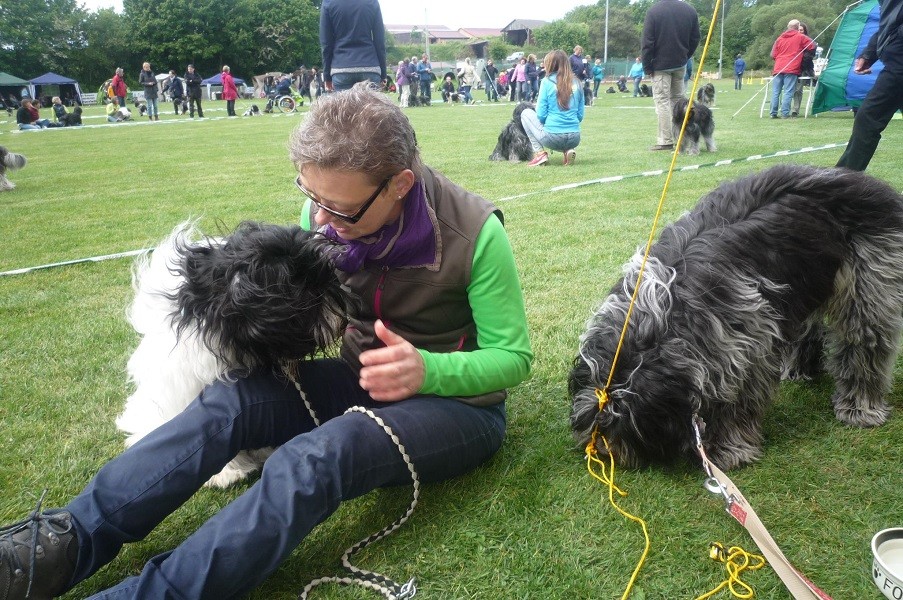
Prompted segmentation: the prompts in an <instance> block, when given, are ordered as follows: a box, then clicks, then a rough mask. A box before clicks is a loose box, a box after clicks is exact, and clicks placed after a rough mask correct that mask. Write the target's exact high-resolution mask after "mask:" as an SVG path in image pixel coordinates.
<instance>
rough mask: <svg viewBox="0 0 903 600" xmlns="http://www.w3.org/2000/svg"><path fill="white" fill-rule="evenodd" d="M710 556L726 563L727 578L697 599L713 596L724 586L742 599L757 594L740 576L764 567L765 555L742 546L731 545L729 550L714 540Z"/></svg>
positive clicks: (734, 595)
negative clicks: (754, 552) (753, 552)
mask: <svg viewBox="0 0 903 600" xmlns="http://www.w3.org/2000/svg"><path fill="white" fill-rule="evenodd" d="M709 557H711V558H712V560H717V561H718V562H722V563H724V568H725V569H727V579H725V580H724V581H722V582H721V583H720V584H719V585H718V587H716V588H715V589H713V590H712V591H711V592H708V593H705V594H703V595H702V596H699V597H698V598H696V600H705V599H706V598H711V597H712V596H714V595H715V594H717V593H718V592H720V591H721V590H723V589H724V588H728V589H729V590H730V592H731V595H732V596H733V597H735V598H741V599H742V600H748V599H749V598H753V597H754V596H755V595H756V593H755V592H754V591H753V589H752V588H751V587H750V586H749V584H747V583H746V582H745V581H743V580H742V579H740V576H741V575H742V574H743V572H744V571H758V570H759V569H761V568H762V567H764V566H765V557H764V556H761V555H759V554H752V553H750V552H747V551H746V550H744V549H743V548H741V547H740V546H731V547H730V549H729V550H725V549H724V546H722V545H721V544H720V543H718V542H714V543H713V544H712V545H711V547H710V548H709Z"/></svg>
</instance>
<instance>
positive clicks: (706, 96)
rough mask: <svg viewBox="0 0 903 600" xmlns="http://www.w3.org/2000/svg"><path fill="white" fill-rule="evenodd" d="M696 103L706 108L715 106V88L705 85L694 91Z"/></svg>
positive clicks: (708, 84) (709, 84)
mask: <svg viewBox="0 0 903 600" xmlns="http://www.w3.org/2000/svg"><path fill="white" fill-rule="evenodd" d="M696 102H698V103H700V104H705V105H706V106H708V107H712V106H715V86H714V85H712V84H711V83H707V84H705V85H704V86H702V87H700V88H699V89H698V90H696Z"/></svg>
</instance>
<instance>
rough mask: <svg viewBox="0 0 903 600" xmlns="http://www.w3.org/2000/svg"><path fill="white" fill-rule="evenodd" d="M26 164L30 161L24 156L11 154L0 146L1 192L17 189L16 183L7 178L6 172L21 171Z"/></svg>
mask: <svg viewBox="0 0 903 600" xmlns="http://www.w3.org/2000/svg"><path fill="white" fill-rule="evenodd" d="M26 162H28V161H27V160H26V158H25V157H24V156H23V155H21V154H16V153H15V152H10V151H9V150H7V149H6V148H5V147H3V146H0V192H5V191H7V190H11V189H13V188H15V187H16V184H15V183H13V182H12V181H10V180H9V179H7V178H6V172H7V171H15V170H16V169H21V168H22V167H24V166H25V163H26Z"/></svg>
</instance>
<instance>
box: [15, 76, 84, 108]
mask: <svg viewBox="0 0 903 600" xmlns="http://www.w3.org/2000/svg"><path fill="white" fill-rule="evenodd" d="M28 85H29V87H30V88H31V92H32V94H31V95H32V97H33V98H38V97H40V96H41V88H42V87H43V86H47V85H55V86H59V88H60V95H61V96H64V98H65V99H67V100H68V99H72V100H75V101H77V102H79V103H81V97H82V90H81V88H80V87H79V85H78V82H77V81H76V80H74V79H69V78H68V77H63V76H62V75H58V74H56V73H52V72H48V73H44V74H43V75H41V76H39V77H35V78H34V79H29V80H28ZM66 86H71V91H72V92H73V96H72V97H71V98H69V96H70V95H69V94H67V93H66V91H69V89H68V88H67V87H66ZM64 90H66V91H64Z"/></svg>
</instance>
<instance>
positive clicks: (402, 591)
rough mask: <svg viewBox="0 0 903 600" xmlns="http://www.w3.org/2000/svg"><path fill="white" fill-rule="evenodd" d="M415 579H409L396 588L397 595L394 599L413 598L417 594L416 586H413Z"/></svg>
mask: <svg viewBox="0 0 903 600" xmlns="http://www.w3.org/2000/svg"><path fill="white" fill-rule="evenodd" d="M415 580H416V577H411V579H410V580H409V581H408V582H407V583H406V584H404V585H403V586H401V587H400V588H398V594H396V596H395V597H396V598H397V599H398V600H404V599H405V598H413V597H414V596H415V595H416V594H417V585H416V584H415Z"/></svg>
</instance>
